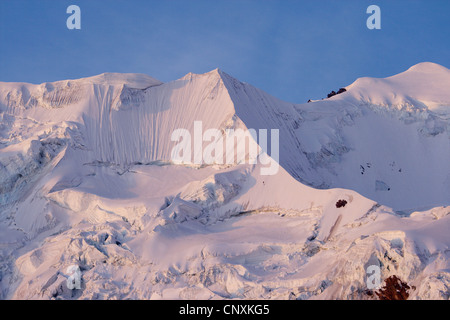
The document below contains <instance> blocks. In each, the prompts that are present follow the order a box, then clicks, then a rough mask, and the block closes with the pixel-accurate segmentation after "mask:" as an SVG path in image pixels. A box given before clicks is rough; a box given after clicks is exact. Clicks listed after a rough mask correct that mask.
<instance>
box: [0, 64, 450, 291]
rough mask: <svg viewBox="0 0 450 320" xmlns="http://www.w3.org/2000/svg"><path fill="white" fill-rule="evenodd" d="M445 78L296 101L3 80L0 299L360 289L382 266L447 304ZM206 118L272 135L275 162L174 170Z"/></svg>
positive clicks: (230, 92) (230, 82) (217, 74)
mask: <svg viewBox="0 0 450 320" xmlns="http://www.w3.org/2000/svg"><path fill="white" fill-rule="evenodd" d="M449 86H450V71H449V70H448V69H446V68H444V67H442V66H439V65H436V64H432V63H421V64H418V65H416V66H413V67H411V68H410V69H409V70H407V71H405V72H403V73H401V74H399V75H396V76H393V77H389V78H386V79H373V78H361V79H358V80H357V81H355V82H354V83H353V84H351V85H349V86H348V87H346V89H347V91H346V92H344V93H341V94H338V95H336V96H333V97H331V98H329V99H325V100H318V101H313V102H311V103H307V104H292V103H287V102H284V101H281V100H279V99H276V98H274V97H272V96H270V95H269V94H267V93H265V92H263V91H261V90H259V89H257V88H255V87H253V86H251V85H249V84H246V83H242V82H240V81H238V80H236V79H234V78H233V77H231V76H229V75H227V74H226V73H224V72H222V71H221V70H219V69H216V70H213V71H211V72H209V73H206V74H201V75H197V74H188V75H186V76H185V77H183V78H181V79H179V80H176V81H172V82H169V83H161V82H160V81H158V80H156V79H153V78H151V77H149V76H146V75H140V74H110V73H108V74H102V75H99V76H95V77H91V78H84V79H78V80H66V81H58V82H54V83H44V84H41V85H32V84H26V83H0V117H1V124H0V289H1V292H0V297H1V298H16V299H17V298H19V299H23V298H37V299H49V298H63V299H70V298H92V299H107V298H120V299H123V298H132V299H135V298H138V299H148V298H156V299H160V298H163V299H168V298H183V299H206V298H263V299H274V298H282V299H287V298H294V299H307V298H316V299H330V298H331V299H335V298H354V299H366V298H367V299H370V298H374V297H375V296H374V295H369V294H368V291H367V283H366V279H367V274H366V269H367V266H368V265H373V264H376V265H378V266H379V267H380V269H381V277H382V279H387V278H388V277H389V276H392V275H396V276H398V277H400V278H401V279H402V280H403V281H406V282H407V283H408V284H409V285H410V286H411V287H412V286H414V289H411V290H410V297H411V298H418V299H420V298H422V299H424V298H425V299H427V298H440V299H448V297H449V290H448V287H449V283H450V282H449V279H450V275H449V261H450V260H449V254H450V251H449V249H448V247H449V244H450V237H449V235H448V230H449V227H450V220H449V219H450V218H449V217H450V216H449V215H448V213H450V209H449V207H448V205H449V200H450V161H449V159H450V92H449V90H448V88H449ZM199 122H201V124H202V130H203V132H205V131H207V130H208V129H217V130H219V131H220V132H222V133H225V132H227V130H230V129H233V130H238V129H242V130H244V131H246V130H248V129H255V130H256V131H258V130H259V129H267V130H270V129H278V130H279V164H280V167H279V170H278V171H277V173H276V174H274V175H263V174H261V172H262V171H261V170H262V169H263V168H264V167H265V164H264V163H261V162H255V163H249V162H238V163H236V164H221V163H220V164H218V163H212V164H201V165H196V164H188V163H176V162H174V161H173V149H174V147H175V146H176V144H177V142H176V141H173V139H172V138H173V133H174V131H176V130H177V129H180V128H181V129H186V130H187V131H188V132H192V133H195V131H196V130H197V129H196V123H199ZM218 143H219V141H213V142H205V141H203V144H202V148H195V147H193V148H192V158H194V159H195V158H196V157H198V156H201V155H202V152H203V150H204V148H205V146H207V145H210V146H211V145H213V146H216V145H217V144H218ZM248 143H249V145H251V144H256V145H257V144H259V146H260V147H261V148H262V150H263V151H266V152H267V153H268V154H269V155H273V152H274V150H275V146H274V142H273V141H272V140H270V137H269V143H268V146H267V148H265V147H264V146H262V145H261V141H260V140H259V138H258V139H256V138H255V139H254V140H252V139H250V141H249V142H248ZM194 145H195V141H194ZM218 150H220V149H218ZM227 152H228V151H227V150H224V154H225V155H226V154H227ZM246 156H247V157H246V159H248V157H249V152H248V150H247V151H246ZM271 160H272V161H274V157H272V158H271ZM339 200H341V202H339V203H344V205H343V206H340V205H337V203H338V201H339ZM343 200H345V201H343ZM71 265H77V266H79V267H80V268H81V272H82V279H83V282H82V288H81V289H79V290H69V289H68V288H67V286H66V278H67V273H68V271H67V268H68V267H69V266H71Z"/></svg>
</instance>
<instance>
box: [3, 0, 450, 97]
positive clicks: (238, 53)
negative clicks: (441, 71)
mask: <svg viewBox="0 0 450 320" xmlns="http://www.w3.org/2000/svg"><path fill="white" fill-rule="evenodd" d="M71 4H76V5H78V6H79V7H80V8H81V30H69V29H67V27H66V20H67V18H68V17H69V14H67V13H66V9H67V7H68V6H69V5H71ZM371 4H376V5H378V6H379V7H380V8H381V30H369V29H368V28H367V27H366V20H367V18H368V17H369V14H367V13H366V9H367V7H368V6H369V5H371ZM449 12H450V1H446V0H433V1H425V0H396V1H389V0H382V1H367V0H345V1H331V0H321V1H308V0H306V1H295V0H280V1H260V0H218V1H206V0H184V1H181V0H171V1H141V0H134V1H121V0H111V1H104V0H70V1H67V0H61V1H52V0H40V1H38V0H33V1H25V0H15V1H0V43H1V45H0V81H6V82H30V83H42V82H50V81H57V80H64V79H75V78H82V77H89V76H94V75H97V74H101V73H104V72H120V73H145V74H148V75H150V76H152V77H154V78H157V79H159V80H161V81H163V82H167V81H172V80H176V79H179V78H181V77H182V76H184V75H185V74H187V73H189V72H193V73H205V72H208V71H211V70H213V69H215V68H220V69H221V70H223V71H225V72H226V73H228V74H230V75H232V76H233V77H235V78H237V79H239V80H241V81H244V82H247V83H250V84H252V85H253V86H255V87H258V88H260V89H262V90H264V91H266V92H268V93H270V94H271V95H273V96H275V97H277V98H280V99H282V100H285V101H289V102H294V103H304V102H306V101H307V100H308V99H320V98H323V97H326V94H327V93H329V92H330V91H331V90H336V89H338V88H339V87H343V86H348V85H350V84H351V83H353V82H354V81H355V80H356V79H357V78H359V77H366V76H367V77H379V78H384V77H389V76H392V75H394V74H398V73H400V72H403V71H405V70H407V69H408V68H409V67H411V66H412V65H415V64H417V63H419V62H424V61H430V62H434V63H438V64H441V65H443V66H445V67H447V68H449V67H450V41H448V36H449V35H450V22H449V21H450V19H449V18H448V13H449Z"/></svg>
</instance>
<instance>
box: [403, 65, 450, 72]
mask: <svg viewBox="0 0 450 320" xmlns="http://www.w3.org/2000/svg"><path fill="white" fill-rule="evenodd" d="M411 71H413V72H421V73H440V72H449V69H447V68H446V67H444V66H441V65H440V64H437V63H434V62H420V63H418V64H415V65H413V66H412V67H410V68H409V69H408V70H406V72H411Z"/></svg>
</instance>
